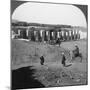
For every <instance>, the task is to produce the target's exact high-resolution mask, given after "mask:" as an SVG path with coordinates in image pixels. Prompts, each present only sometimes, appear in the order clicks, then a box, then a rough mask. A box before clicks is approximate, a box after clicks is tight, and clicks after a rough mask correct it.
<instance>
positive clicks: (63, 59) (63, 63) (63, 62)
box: [61, 52, 66, 67]
mask: <svg viewBox="0 0 90 90" xmlns="http://www.w3.org/2000/svg"><path fill="white" fill-rule="evenodd" d="M65 61H66V58H65V55H64V52H63V53H62V62H61V63H62V65H63V66H64V67H65V66H66V62H65Z"/></svg>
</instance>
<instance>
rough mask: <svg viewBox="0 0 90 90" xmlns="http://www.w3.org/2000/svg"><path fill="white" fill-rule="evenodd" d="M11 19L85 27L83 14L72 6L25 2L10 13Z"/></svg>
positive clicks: (85, 22)
mask: <svg viewBox="0 0 90 90" xmlns="http://www.w3.org/2000/svg"><path fill="white" fill-rule="evenodd" d="M12 19H15V20H20V21H26V22H33V23H43V24H64V25H72V26H83V27H87V21H86V20H87V19H86V17H85V14H84V13H83V12H82V11H81V9H79V8H78V7H76V6H74V5H68V4H46V3H32V2H26V3H23V4H21V5H19V6H18V7H17V8H16V9H15V10H14V11H13V13H12Z"/></svg>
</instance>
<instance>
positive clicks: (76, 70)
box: [11, 40, 88, 87]
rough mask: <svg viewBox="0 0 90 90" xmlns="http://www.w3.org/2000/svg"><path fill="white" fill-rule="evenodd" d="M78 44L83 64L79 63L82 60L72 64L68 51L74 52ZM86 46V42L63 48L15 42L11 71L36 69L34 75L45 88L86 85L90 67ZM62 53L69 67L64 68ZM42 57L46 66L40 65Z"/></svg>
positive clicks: (69, 44) (73, 43) (13, 44)
mask: <svg viewBox="0 0 90 90" xmlns="http://www.w3.org/2000/svg"><path fill="white" fill-rule="evenodd" d="M76 43H77V45H78V46H79V48H80V52H81V53H82V54H83V60H82V63H80V62H79V61H80V58H77V59H75V60H74V62H70V57H69V56H68V50H72V49H73V48H74V45H75V44H76ZM86 46H87V43H86V41H74V42H65V43H64V42H63V43H62V44H61V47H58V46H52V45H46V44H37V43H33V42H32V43H31V42H23V43H22V41H17V40H15V41H14V40H13V41H12V65H11V69H12V70H16V69H18V68H21V67H27V66H32V68H33V69H35V72H34V74H33V75H34V76H35V78H36V79H37V80H38V81H40V82H41V83H42V84H43V85H45V87H54V86H67V85H86V84H87V66H88V65H87V48H86ZM62 51H64V52H65V54H66V57H67V62H66V64H67V67H63V66H62V64H61V53H62ZM40 55H43V56H44V57H45V64H44V65H40V59H39V57H40ZM68 65H70V66H68Z"/></svg>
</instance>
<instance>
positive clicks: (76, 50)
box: [73, 45, 79, 57]
mask: <svg viewBox="0 0 90 90" xmlns="http://www.w3.org/2000/svg"><path fill="white" fill-rule="evenodd" d="M73 53H74V55H75V57H77V56H79V47H78V46H77V45H75V50H73Z"/></svg>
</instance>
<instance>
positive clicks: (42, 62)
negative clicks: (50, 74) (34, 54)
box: [40, 56, 44, 65]
mask: <svg viewBox="0 0 90 90" xmlns="http://www.w3.org/2000/svg"><path fill="white" fill-rule="evenodd" d="M40 64H41V65H44V57H43V56H41V57H40Z"/></svg>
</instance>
